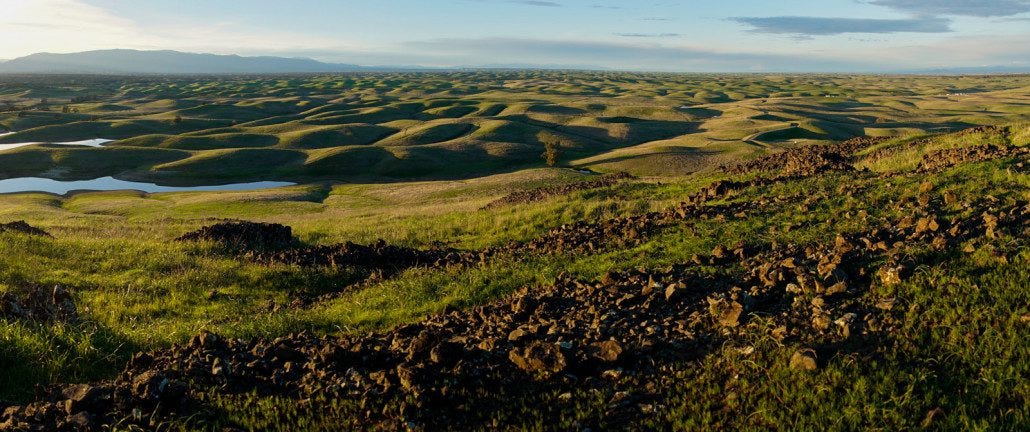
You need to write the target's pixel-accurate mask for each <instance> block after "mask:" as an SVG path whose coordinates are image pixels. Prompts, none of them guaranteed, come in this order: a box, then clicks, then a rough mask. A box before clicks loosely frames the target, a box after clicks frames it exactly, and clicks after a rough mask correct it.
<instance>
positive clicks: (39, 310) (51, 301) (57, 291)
mask: <svg viewBox="0 0 1030 432" xmlns="http://www.w3.org/2000/svg"><path fill="white" fill-rule="evenodd" d="M0 317H4V318H7V319H19V320H28V321H37V322H49V321H65V322H75V321H78V319H79V313H78V311H77V310H76V308H75V302H74V301H72V295H71V293H70V292H69V291H68V290H66V289H64V288H62V287H61V286H55V287H53V288H52V289H46V288H41V287H33V288H31V289H29V290H28V291H26V292H25V293H24V294H22V295H16V294H14V293H10V292H3V293H0Z"/></svg>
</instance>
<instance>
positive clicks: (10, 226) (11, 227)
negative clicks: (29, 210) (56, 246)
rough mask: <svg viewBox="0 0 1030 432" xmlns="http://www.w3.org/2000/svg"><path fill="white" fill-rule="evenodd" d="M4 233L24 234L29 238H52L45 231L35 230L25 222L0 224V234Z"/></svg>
mask: <svg viewBox="0 0 1030 432" xmlns="http://www.w3.org/2000/svg"><path fill="white" fill-rule="evenodd" d="M5 232H13V233H21V234H26V235H30V236H39V237H53V236H52V235H50V233H48V232H46V231H43V230H41V229H39V228H36V227H34V226H32V225H29V224H28V223H27V222H25V221H15V222H10V223H0V233H5Z"/></svg>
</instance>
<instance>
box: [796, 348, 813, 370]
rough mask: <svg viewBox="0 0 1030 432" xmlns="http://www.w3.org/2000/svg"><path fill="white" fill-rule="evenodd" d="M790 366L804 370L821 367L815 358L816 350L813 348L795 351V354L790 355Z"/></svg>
mask: <svg viewBox="0 0 1030 432" xmlns="http://www.w3.org/2000/svg"><path fill="white" fill-rule="evenodd" d="M790 367H792V368H794V369H798V370H804V371H814V370H816V369H818V368H819V365H818V363H816V359H815V351H813V350H811V349H802V350H798V351H796V352H794V355H793V356H791V357H790Z"/></svg>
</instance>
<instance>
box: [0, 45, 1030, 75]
mask: <svg viewBox="0 0 1030 432" xmlns="http://www.w3.org/2000/svg"><path fill="white" fill-rule="evenodd" d="M482 69H487V70H490V69H581V70H607V69H605V68H602V67H597V66H586V65H555V64H547V65H539V64H536V65H534V64H485V65H476V66H460V67H454V68H431V67H422V66H359V65H354V64H342V63H325V62H320V61H318V60H314V59H310V58H289V57H271V56H261V57H243V56H238V55H220V54H199V53H186V52H180V51H168V50H166V51H139V50H130V49H111V50H98V51H85V52H78V53H68V54H53V53H37V54H31V55H27V56H25V57H19V58H16V59H11V60H0V74H37V73H38V74H46V73H52V74H106V75H135V74H198V75H202V74H285V73H335V72H399V71H440V70H482ZM1028 72H1030V67H1028V66H980V67H955V68H940V69H918V70H917V69H909V70H897V71H880V72H877V73H888V74H890V73H898V74H928V75H967V74H968V75H972V74H1018V73H1028Z"/></svg>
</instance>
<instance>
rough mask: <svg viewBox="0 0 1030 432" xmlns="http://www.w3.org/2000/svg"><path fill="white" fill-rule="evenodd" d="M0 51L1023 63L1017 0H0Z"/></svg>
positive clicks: (571, 62)
mask: <svg viewBox="0 0 1030 432" xmlns="http://www.w3.org/2000/svg"><path fill="white" fill-rule="evenodd" d="M0 12H2V13H0V40H5V41H16V42H14V43H10V42H8V43H4V44H2V45H0V58H13V57H17V56H22V55H27V54H30V53H33V52H41V51H45V52H75V51H83V50H90V49H105V48H135V49H175V50H182V51H193V52H214V53H225V54H241V55H283V56H301V57H311V58H315V59H318V60H323V61H330V62H342V63H356V64H363V65H425V66H564V67H586V68H610V69H629V70H656V71H700V72H716V71H745V72H754V71H828V72H836V71H870V72H876V71H895V70H911V69H931V68H947V67H975V66H1010V67H1016V68H1023V69H1027V70H1030V0H980V1H970V0H824V1H807V0H797V1H789V0H788V1H751V0H743V1H734V0H723V1H647V0H644V1H609V0H550V1H548V0H423V1H415V0H397V1H373V0H335V1H333V0H278V1H271V0H252V1H245V0H239V1H229V0H204V1H202V0H176V1H159V0H0Z"/></svg>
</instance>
